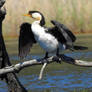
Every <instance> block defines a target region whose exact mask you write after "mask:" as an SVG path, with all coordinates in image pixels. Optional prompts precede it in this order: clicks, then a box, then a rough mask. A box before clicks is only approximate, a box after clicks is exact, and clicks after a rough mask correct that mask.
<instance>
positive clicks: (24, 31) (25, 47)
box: [19, 23, 36, 59]
mask: <svg viewBox="0 0 92 92" xmlns="http://www.w3.org/2000/svg"><path fill="white" fill-rule="evenodd" d="M34 43H36V40H35V38H34V34H33V33H32V30H31V24H29V23H23V24H22V25H21V26H20V35H19V57H20V58H21V59H23V58H24V57H26V56H27V54H28V53H29V52H30V48H31V47H32V45H33V44H34Z"/></svg>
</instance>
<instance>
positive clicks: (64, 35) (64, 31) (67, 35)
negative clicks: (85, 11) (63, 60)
mask: <svg viewBox="0 0 92 92" xmlns="http://www.w3.org/2000/svg"><path fill="white" fill-rule="evenodd" d="M51 23H52V24H53V25H54V26H55V27H53V29H52V31H53V30H56V31H57V33H59V35H58V39H59V41H60V42H61V43H65V44H66V45H69V46H72V44H73V42H74V41H75V40H76V37H75V36H74V34H73V33H72V32H71V31H70V30H69V29H68V28H67V27H66V26H65V25H63V24H61V23H59V22H57V21H55V20H52V21H51ZM53 32H54V31H53ZM60 35H61V36H60ZM62 39H63V40H62Z"/></svg>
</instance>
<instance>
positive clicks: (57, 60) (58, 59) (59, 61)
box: [53, 56, 61, 64]
mask: <svg viewBox="0 0 92 92" xmlns="http://www.w3.org/2000/svg"><path fill="white" fill-rule="evenodd" d="M53 60H54V61H56V62H57V63H59V64H61V59H60V57H59V56H56V57H54V58H53Z"/></svg>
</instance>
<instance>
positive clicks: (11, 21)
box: [3, 0, 92, 37]
mask: <svg viewBox="0 0 92 92" xmlns="http://www.w3.org/2000/svg"><path fill="white" fill-rule="evenodd" d="M5 7H6V9H7V15H6V19H5V21H4V25H3V30H4V31H3V33H4V35H6V36H7V35H9V36H14V37H15V36H17V35H18V34H19V27H20V25H21V24H22V23H23V22H30V21H32V20H31V19H30V18H26V17H24V16H23V14H25V13H27V12H28V11H29V10H39V11H41V12H42V13H43V14H44V16H45V18H46V23H47V24H46V25H47V26H51V23H50V20H51V19H55V20H57V21H59V22H61V23H63V24H65V25H66V26H67V27H69V28H70V29H71V30H72V31H73V32H75V33H77V32H78V33H80V32H82V33H83V32H84V33H85V32H89V31H90V32H92V21H91V19H92V0H8V1H6V4H5Z"/></svg>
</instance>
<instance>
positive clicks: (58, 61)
mask: <svg viewBox="0 0 92 92" xmlns="http://www.w3.org/2000/svg"><path fill="white" fill-rule="evenodd" d="M56 56H57V58H56V62H57V63H60V64H61V60H59V57H60V54H59V48H57V52H56Z"/></svg>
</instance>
